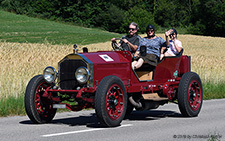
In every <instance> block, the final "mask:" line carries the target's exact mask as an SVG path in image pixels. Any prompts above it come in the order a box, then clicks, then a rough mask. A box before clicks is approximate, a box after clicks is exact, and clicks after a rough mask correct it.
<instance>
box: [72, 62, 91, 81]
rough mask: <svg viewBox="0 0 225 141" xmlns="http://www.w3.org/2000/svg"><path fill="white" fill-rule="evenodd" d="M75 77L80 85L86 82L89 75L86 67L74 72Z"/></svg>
mask: <svg viewBox="0 0 225 141" xmlns="http://www.w3.org/2000/svg"><path fill="white" fill-rule="evenodd" d="M75 77H76V79H77V81H78V82H79V83H80V84H84V83H86V82H87V81H88V79H89V77H90V73H89V71H88V69H87V68H86V67H83V66H82V67H79V68H78V69H77V70H76V72H75Z"/></svg>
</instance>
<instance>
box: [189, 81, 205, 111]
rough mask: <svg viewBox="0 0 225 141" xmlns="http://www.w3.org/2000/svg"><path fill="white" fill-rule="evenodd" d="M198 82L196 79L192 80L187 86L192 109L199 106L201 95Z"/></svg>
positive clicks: (196, 108) (194, 109) (195, 109)
mask: <svg viewBox="0 0 225 141" xmlns="http://www.w3.org/2000/svg"><path fill="white" fill-rule="evenodd" d="M201 91H202V89H200V84H199V82H198V81H196V80H193V81H192V82H191V83H190V85H189V88H188V102H189V105H190V107H191V109H192V110H193V111H197V110H198V109H199V107H200V106H201V102H202V95H201V93H202V92H201Z"/></svg>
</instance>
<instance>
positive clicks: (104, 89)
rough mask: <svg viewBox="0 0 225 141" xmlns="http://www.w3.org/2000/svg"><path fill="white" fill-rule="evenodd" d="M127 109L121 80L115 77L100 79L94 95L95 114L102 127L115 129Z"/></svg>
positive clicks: (124, 90)
mask: <svg viewBox="0 0 225 141" xmlns="http://www.w3.org/2000/svg"><path fill="white" fill-rule="evenodd" d="M126 109H127V94H126V89H125V86H124V84H123V82H122V80H121V79H120V78H118V77H116V76H107V77H105V78H103V79H102V81H101V82H100V83H99V86H98V88H97V91H96V95H95V112H96V115H97V117H98V119H99V121H100V123H101V124H102V125H103V126H108V127H115V126H119V125H120V123H121V122H122V120H123V118H124V116H125V114H126Z"/></svg>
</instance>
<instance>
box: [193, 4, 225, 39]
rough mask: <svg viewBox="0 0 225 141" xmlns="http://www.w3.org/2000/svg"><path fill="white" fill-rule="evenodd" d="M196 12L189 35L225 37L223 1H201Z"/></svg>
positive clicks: (224, 6) (224, 7) (224, 8)
mask: <svg viewBox="0 0 225 141" xmlns="http://www.w3.org/2000/svg"><path fill="white" fill-rule="evenodd" d="M196 12H197V13H193V17H192V24H191V28H190V29H189V33H192V34H203V35H207V36H222V37H225V34H224V33H223V32H224V31H225V18H224V17H225V3H224V2H223V1H222V0H200V4H199V5H198V11H196Z"/></svg>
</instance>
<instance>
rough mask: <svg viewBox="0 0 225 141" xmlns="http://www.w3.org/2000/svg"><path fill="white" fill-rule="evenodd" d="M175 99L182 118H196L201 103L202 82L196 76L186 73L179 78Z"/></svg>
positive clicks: (192, 73)
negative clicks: (176, 98)
mask: <svg viewBox="0 0 225 141" xmlns="http://www.w3.org/2000/svg"><path fill="white" fill-rule="evenodd" d="M177 97H178V106H179V109H180V111H181V113H182V115H183V116H186V117H195V116H198V114H199V112H200V110H201V107H202V103H203V89H202V82H201V79H200V77H199V76H198V74H196V73H194V72H187V73H185V74H184V75H183V76H182V77H181V80H180V84H179V87H178V96H177Z"/></svg>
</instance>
